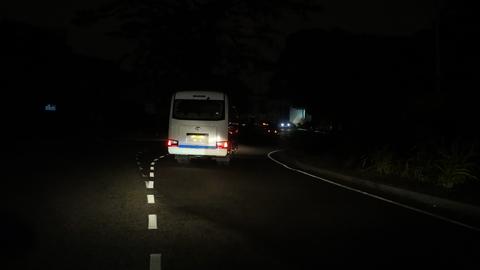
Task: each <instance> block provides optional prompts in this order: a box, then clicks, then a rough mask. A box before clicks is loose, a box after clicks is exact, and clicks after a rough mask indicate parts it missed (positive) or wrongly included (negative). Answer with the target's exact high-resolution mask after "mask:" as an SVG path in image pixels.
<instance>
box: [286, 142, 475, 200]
mask: <svg viewBox="0 0 480 270" xmlns="http://www.w3.org/2000/svg"><path fill="white" fill-rule="evenodd" d="M309 136H311V135H302V134H297V135H296V138H295V139H294V140H292V141H291V143H290V145H289V146H290V147H289V149H290V150H289V151H290V154H292V155H296V159H299V160H300V161H303V162H305V163H308V164H311V165H314V166H319V167H322V168H324V169H330V170H333V171H337V172H340V173H344V174H349V175H352V176H357V177H360V178H364V179H369V180H373V181H378V182H382V183H387V184H391V185H395V186H399V187H404V188H408V189H412V190H417V191H420V192H426V193H431V194H433V195H440V196H444V197H453V198H457V199H460V200H464V201H467V202H470V203H476V204H480V199H479V198H477V197H478V196H477V195H475V194H478V192H480V166H479V164H480V149H479V144H478V142H477V141H475V140H469V139H465V138H454V139H450V140H449V139H446V138H433V139H432V138H430V139H428V140H424V141H422V142H416V143H411V144H407V145H405V144H394V143H388V142H382V143H378V144H375V143H373V142H366V141H364V143H363V144H362V143H359V142H358V140H351V139H346V138H340V137H336V136H317V137H316V138H313V137H309ZM305 142H310V144H309V145H306V144H305ZM293 149H295V150H293Z"/></svg>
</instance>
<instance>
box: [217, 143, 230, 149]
mask: <svg viewBox="0 0 480 270" xmlns="http://www.w3.org/2000/svg"><path fill="white" fill-rule="evenodd" d="M217 148H219V149H228V141H221V142H217Z"/></svg>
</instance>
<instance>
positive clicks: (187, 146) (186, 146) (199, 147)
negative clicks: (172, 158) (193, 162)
mask: <svg viewBox="0 0 480 270" xmlns="http://www.w3.org/2000/svg"><path fill="white" fill-rule="evenodd" d="M178 147H179V148H197V149H217V147H216V146H208V145H189V144H181V145H178Z"/></svg>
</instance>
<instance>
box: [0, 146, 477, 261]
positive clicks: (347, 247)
mask: <svg viewBox="0 0 480 270" xmlns="http://www.w3.org/2000/svg"><path fill="white" fill-rule="evenodd" d="M160 144H161V143H120V142H117V143H90V144H83V145H76V144H72V142H64V143H55V144H38V143H31V144H21V146H18V147H17V148H13V147H12V149H11V151H10V152H7V155H8V156H9V157H10V159H9V162H8V163H7V165H8V166H7V168H6V169H5V170H7V173H6V176H7V177H6V178H5V181H3V183H2V185H3V187H2V202H1V203H2V208H1V209H2V212H1V214H2V218H3V219H4V222H2V228H1V229H2V230H1V231H2V238H3V241H2V243H3V244H4V246H5V247H6V250H7V252H5V253H4V254H3V256H5V258H3V261H4V262H6V263H5V264H6V267H3V266H2V267H1V268H2V269H116V270H119V269H139V270H143V269H160V267H161V269H167V270H168V269H322V268H327V269H331V268H340V267H342V268H346V267H355V268H358V267H362V268H366V267H368V268H370V269H371V268H374V269H392V268H397V269H400V268H401V269H405V268H407V267H408V268H412V267H415V268H417V267H422V266H423V267H428V268H429V269H431V268H434V267H439V266H442V267H447V266H450V267H454V268H455V269H478V267H479V266H480V263H479V262H478V257H477V255H478V251H479V250H480V249H479V244H478V243H480V242H479V240H480V239H479V235H478V233H477V232H475V231H471V230H469V229H466V228H463V227H459V226H457V225H454V224H450V223H446V222H443V221H441V220H438V219H434V218H432V217H429V216H426V215H422V214H420V213H416V212H413V211H411V210H408V209H404V208H401V207H398V206H395V205H392V204H388V203H385V202H383V201H380V200H377V199H374V198H371V197H367V196H364V195H362V194H359V193H355V192H352V191H349V190H345V189H341V188H338V187H336V186H333V185H331V184H328V183H324V182H319V181H316V180H315V179H312V178H310V177H308V176H305V175H302V174H298V173H295V172H292V171H289V170H286V169H285V168H283V167H281V166H279V165H278V164H276V163H274V162H272V161H271V160H269V159H268V158H267V156H266V154H267V153H268V152H269V151H271V150H273V149H268V148H260V147H254V146H246V145H241V146H240V148H239V152H238V154H237V155H236V157H235V158H234V159H233V160H232V163H231V165H230V166H217V165H216V164H215V163H213V162H209V161H193V162H191V163H190V164H188V165H183V164H182V165H180V164H177V163H175V161H174V160H173V159H172V158H171V157H170V156H166V157H164V158H161V157H162V156H163V155H164V154H165V149H164V148H163V147H162V146H161V145H160ZM140 167H141V170H140V169H139V168H140ZM150 167H153V168H150ZM151 169H153V170H151ZM150 173H152V174H150ZM142 174H143V175H142ZM145 181H153V183H154V186H153V188H147V187H148V183H146V182H145ZM147 195H153V199H154V203H148V199H150V200H151V199H152V196H150V198H147ZM150 202H152V201H150ZM149 215H155V219H154V218H153V217H151V219H150V220H149ZM154 221H156V222H154ZM154 223H156V224H154ZM149 226H150V229H149ZM151 254H161V260H156V259H153V257H152V258H150V255H151ZM154 256H156V255H154ZM155 258H158V257H155ZM153 261H155V262H153ZM157 262H158V264H157Z"/></svg>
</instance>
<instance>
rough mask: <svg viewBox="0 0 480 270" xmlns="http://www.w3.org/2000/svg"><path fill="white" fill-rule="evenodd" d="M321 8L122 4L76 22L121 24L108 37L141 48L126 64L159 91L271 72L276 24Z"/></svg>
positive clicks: (204, 0) (163, 1) (234, 1)
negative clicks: (216, 77) (255, 71)
mask: <svg viewBox="0 0 480 270" xmlns="http://www.w3.org/2000/svg"><path fill="white" fill-rule="evenodd" d="M318 9H320V7H319V6H318V4H316V3H315V2H314V1H310V0H277V1H267V0H255V1H252V0H250V1H239V0H157V1H152V0H135V1H130V0H118V1H114V2H113V3H111V4H108V5H106V6H103V7H102V8H100V9H98V10H85V11H82V12H80V13H78V15H77V16H76V18H75V20H74V22H75V23H76V24H77V25H83V26H88V25H93V24H95V23H98V22H100V21H104V20H109V19H113V20H114V21H118V22H119V24H120V27H119V29H118V31H114V32H111V33H109V34H110V35H113V36H116V37H119V38H127V39H132V40H134V41H135V42H136V44H137V46H136V47H135V49H134V50H133V51H132V52H131V53H129V54H127V55H125V56H124V57H123V58H122V61H123V62H125V63H128V64H129V65H131V66H133V67H134V69H135V70H137V71H138V73H139V74H140V75H141V78H142V80H143V81H148V82H150V83H152V87H153V88H155V89H158V87H159V85H158V84H159V83H161V85H162V86H168V85H176V86H178V85H182V83H185V82H191V81H192V80H193V81H195V80H201V79H202V78H206V77H210V76H211V75H212V74H213V75H220V76H224V77H234V78H238V77H239V74H240V73H241V72H245V71H247V70H249V69H250V68H251V66H252V65H253V66H256V67H259V66H260V67H262V68H271V66H272V65H273V64H274V63H273V62H272V59H269V58H268V57H267V56H266V54H264V51H265V50H269V49H271V48H272V47H274V46H278V44H276V42H278V34H279V33H278V29H276V28H275V26H274V24H275V23H276V22H278V21H280V20H282V19H283V18H285V16H289V15H291V14H296V15H301V16H304V17H305V18H308V16H309V12H311V11H318Z"/></svg>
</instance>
